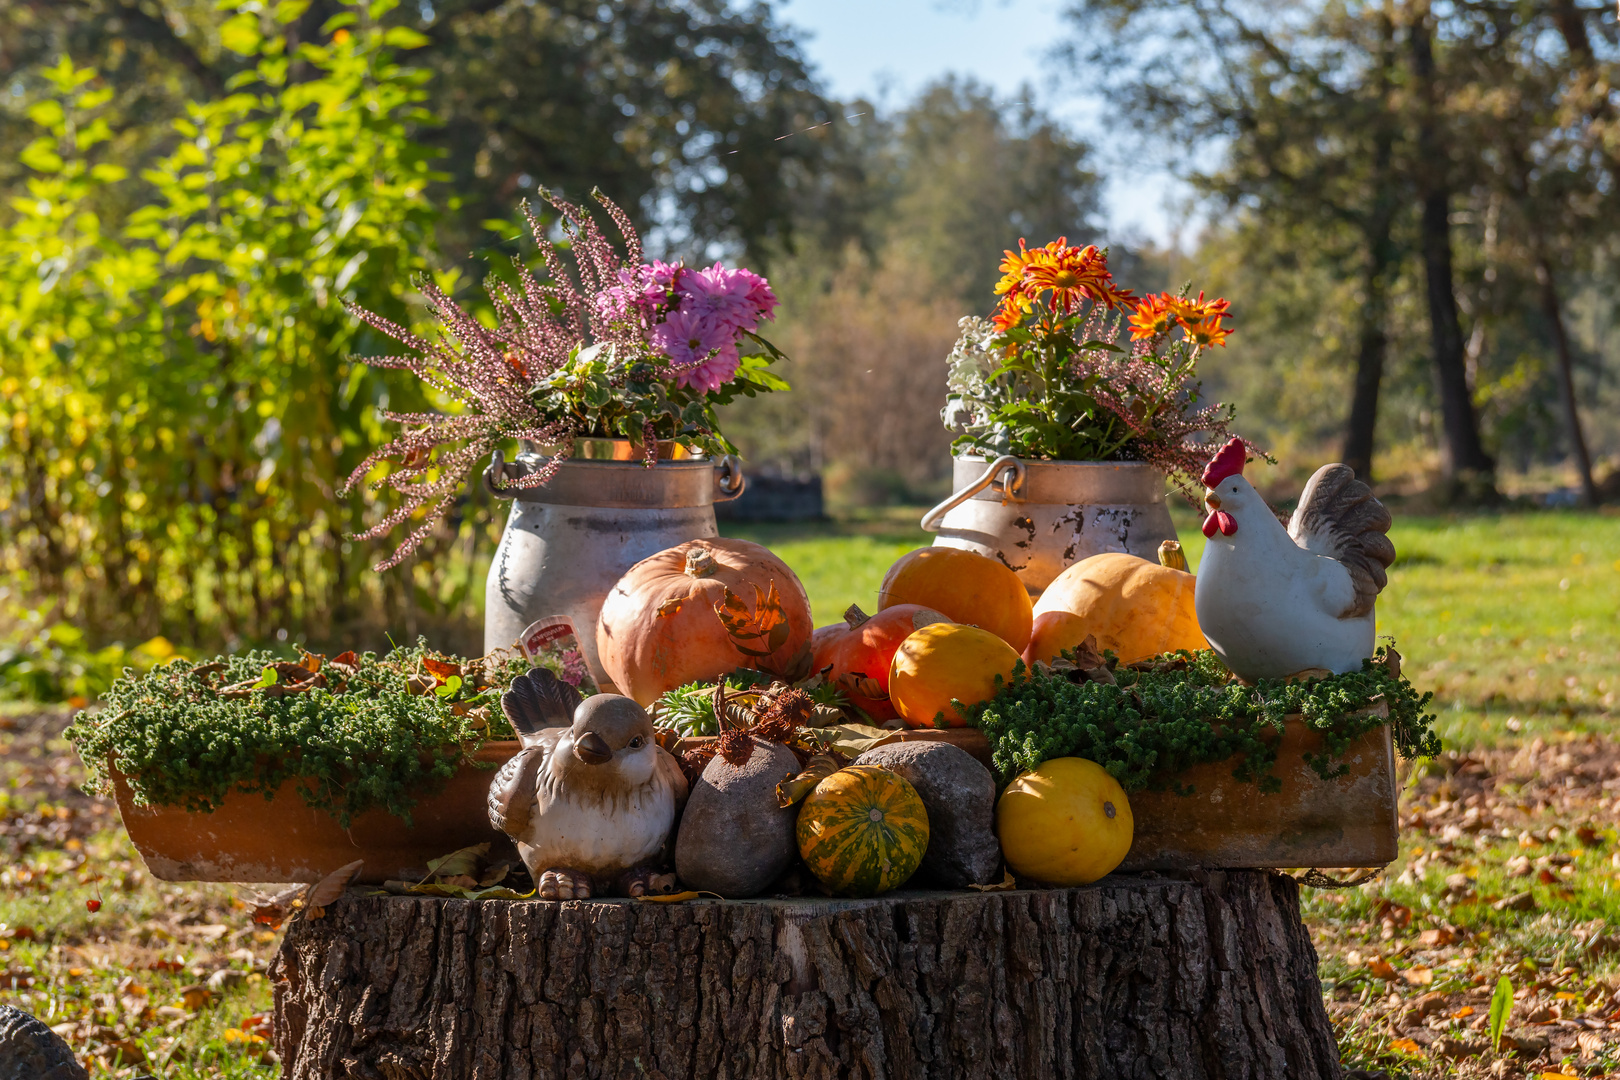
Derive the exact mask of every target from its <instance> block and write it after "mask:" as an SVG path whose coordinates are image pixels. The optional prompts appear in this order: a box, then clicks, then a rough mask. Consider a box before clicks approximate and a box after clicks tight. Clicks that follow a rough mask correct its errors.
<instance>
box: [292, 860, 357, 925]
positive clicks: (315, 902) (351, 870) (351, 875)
mask: <svg viewBox="0 0 1620 1080" xmlns="http://www.w3.org/2000/svg"><path fill="white" fill-rule="evenodd" d="M365 864H366V861H365V860H364V859H356V860H354V862H352V863H349V864H348V865H346V866H340V867H338V868H337V869H336V870H334V871H332V872H331V873H330V874H327V875H326V876H325V877H323V878H321V880H319V881H317V882H316V883H315V884H314V885H312V886H311V887H310V890H309V893H308V894H307V895H306V896H305V897H304V908H305V914H306V916H307V917H308V918H311V919H319V918H322V917H324V916H325V915H326V907H327V905H328V904H330V903H332V902H333V901H334V900H336V899H337V898H338V897H340V896H342V895H343V890H344V889H347V888H348V887H349V882H351V881H353V880H354V879H355V878H356V877H357V876H358V875H359V873H360V868H361V867H363V866H364V865H365Z"/></svg>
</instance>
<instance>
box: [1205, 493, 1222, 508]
mask: <svg viewBox="0 0 1620 1080" xmlns="http://www.w3.org/2000/svg"><path fill="white" fill-rule="evenodd" d="M1204 505H1205V506H1207V507H1209V508H1210V509H1211V510H1219V509H1220V508H1221V497H1220V496H1219V495H1217V494H1215V493H1214V492H1213V491H1212V492H1210V493H1209V494H1208V495H1205V496H1204Z"/></svg>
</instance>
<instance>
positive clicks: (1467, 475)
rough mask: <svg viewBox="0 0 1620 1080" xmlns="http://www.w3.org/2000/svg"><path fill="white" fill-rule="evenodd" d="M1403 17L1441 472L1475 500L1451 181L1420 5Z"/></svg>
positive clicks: (1484, 465)
mask: <svg viewBox="0 0 1620 1080" xmlns="http://www.w3.org/2000/svg"><path fill="white" fill-rule="evenodd" d="M1408 10H1409V12H1410V21H1409V26H1408V32H1409V33H1410V35H1411V62H1412V75H1413V78H1414V80H1415V81H1416V83H1417V89H1418V97H1419V106H1418V107H1419V122H1418V162H1417V182H1418V193H1419V196H1420V198H1421V200H1422V205H1423V213H1422V224H1421V233H1422V244H1421V247H1422V252H1423V270H1424V276H1425V278H1426V279H1427V283H1428V302H1429V336H1430V342H1431V348H1432V349H1433V351H1434V365H1435V376H1436V383H1437V389H1438V391H1439V396H1440V415H1441V421H1442V427H1443V429H1444V438H1443V439H1442V440H1441V467H1442V470H1443V472H1444V475H1445V478H1446V481H1447V482H1448V485H1449V486H1450V487H1451V489H1452V494H1453V495H1457V494H1462V493H1463V489H1464V488H1466V489H1469V493H1470V494H1472V495H1473V496H1475V497H1480V498H1486V499H1489V498H1492V497H1494V496H1495V494H1496V489H1495V483H1494V480H1493V479H1492V477H1491V474H1492V473H1493V472H1494V470H1495V468H1496V465H1495V462H1493V461H1492V460H1491V458H1490V456H1489V455H1488V454H1486V453H1485V447H1484V444H1483V443H1482V442H1481V441H1480V438H1479V421H1478V418H1477V417H1476V416H1475V415H1474V401H1473V392H1472V390H1471V389H1470V387H1469V385H1468V371H1467V364H1466V361H1465V358H1464V343H1463V335H1462V326H1461V324H1460V322H1459V320H1458V316H1457V295H1456V291H1455V283H1454V274H1453V272H1452V264H1451V221H1450V216H1451V186H1450V184H1451V182H1450V177H1449V176H1448V175H1447V171H1448V170H1447V158H1446V146H1445V140H1444V138H1443V137H1442V134H1441V131H1440V120H1439V116H1438V109H1439V103H1438V90H1437V89H1436V87H1435V70H1434V51H1433V43H1432V41H1431V34H1432V31H1431V28H1430V26H1429V8H1428V3H1427V0H1418V2H1417V3H1414V4H1412V5H1411V6H1410V8H1409V9H1408Z"/></svg>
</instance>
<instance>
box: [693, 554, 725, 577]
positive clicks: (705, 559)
mask: <svg viewBox="0 0 1620 1080" xmlns="http://www.w3.org/2000/svg"><path fill="white" fill-rule="evenodd" d="M718 569H720V564H719V563H717V562H715V560H714V552H712V551H710V550H709V549H708V548H704V547H696V548H693V549H692V550H691V551H688V552H687V553H686V567H685V573H686V576H687V577H695V578H706V577H710V576H711V575H713V574H714V572H715V571H716V570H718Z"/></svg>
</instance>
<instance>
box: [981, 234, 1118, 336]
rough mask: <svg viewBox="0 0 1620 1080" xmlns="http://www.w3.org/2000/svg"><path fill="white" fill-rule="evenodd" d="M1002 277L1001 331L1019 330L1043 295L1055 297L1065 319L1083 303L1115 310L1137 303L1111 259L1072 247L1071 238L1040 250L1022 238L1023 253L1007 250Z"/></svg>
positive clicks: (1056, 307)
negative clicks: (1110, 266)
mask: <svg viewBox="0 0 1620 1080" xmlns="http://www.w3.org/2000/svg"><path fill="white" fill-rule="evenodd" d="M1001 273H1002V277H1001V280H1000V281H999V282H997V283H996V295H998V296H1000V297H1002V301H1001V306H1000V308H999V309H998V310H997V311H996V318H995V325H996V328H997V329H998V330H1006V329H1008V328H1009V327H1012V326H1016V325H1017V324H1018V323H1019V322H1020V321H1022V320H1023V317H1024V316H1025V315H1027V314H1028V313H1029V312H1030V311H1031V310H1032V309H1033V308H1034V305H1035V302H1036V301H1037V300H1038V299H1040V298H1041V295H1042V294H1043V293H1049V294H1050V297H1049V301H1048V302H1049V303H1050V304H1051V307H1052V310H1053V311H1054V312H1056V313H1058V314H1062V315H1067V314H1069V313H1070V312H1072V311H1074V310H1075V309H1076V308H1077V307H1079V306H1080V303H1081V301H1083V300H1094V301H1096V302H1097V303H1100V304H1106V305H1107V306H1108V307H1110V308H1113V307H1118V306H1121V305H1127V306H1128V305H1129V304H1130V303H1131V294H1130V290H1128V289H1121V288H1120V287H1119V286H1118V285H1116V284H1115V283H1114V278H1113V275H1112V274H1110V273H1109V272H1108V257H1107V256H1106V255H1104V254H1103V253H1102V252H1101V251H1099V250H1098V249H1097V248H1096V247H1095V246H1093V245H1089V244H1088V245H1087V246H1086V247H1083V248H1078V247H1070V246H1069V239H1068V237H1066V236H1060V237H1058V238H1057V239H1056V240H1054V241H1052V242H1051V243H1050V244H1047V245H1046V246H1045V247H1040V248H1036V249H1035V250H1034V251H1030V250H1029V249H1028V248H1027V247H1026V246H1025V243H1024V240H1023V239H1022V238H1020V239H1019V241H1018V250H1017V251H1008V252H1006V257H1005V258H1003V259H1002V261H1001Z"/></svg>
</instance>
